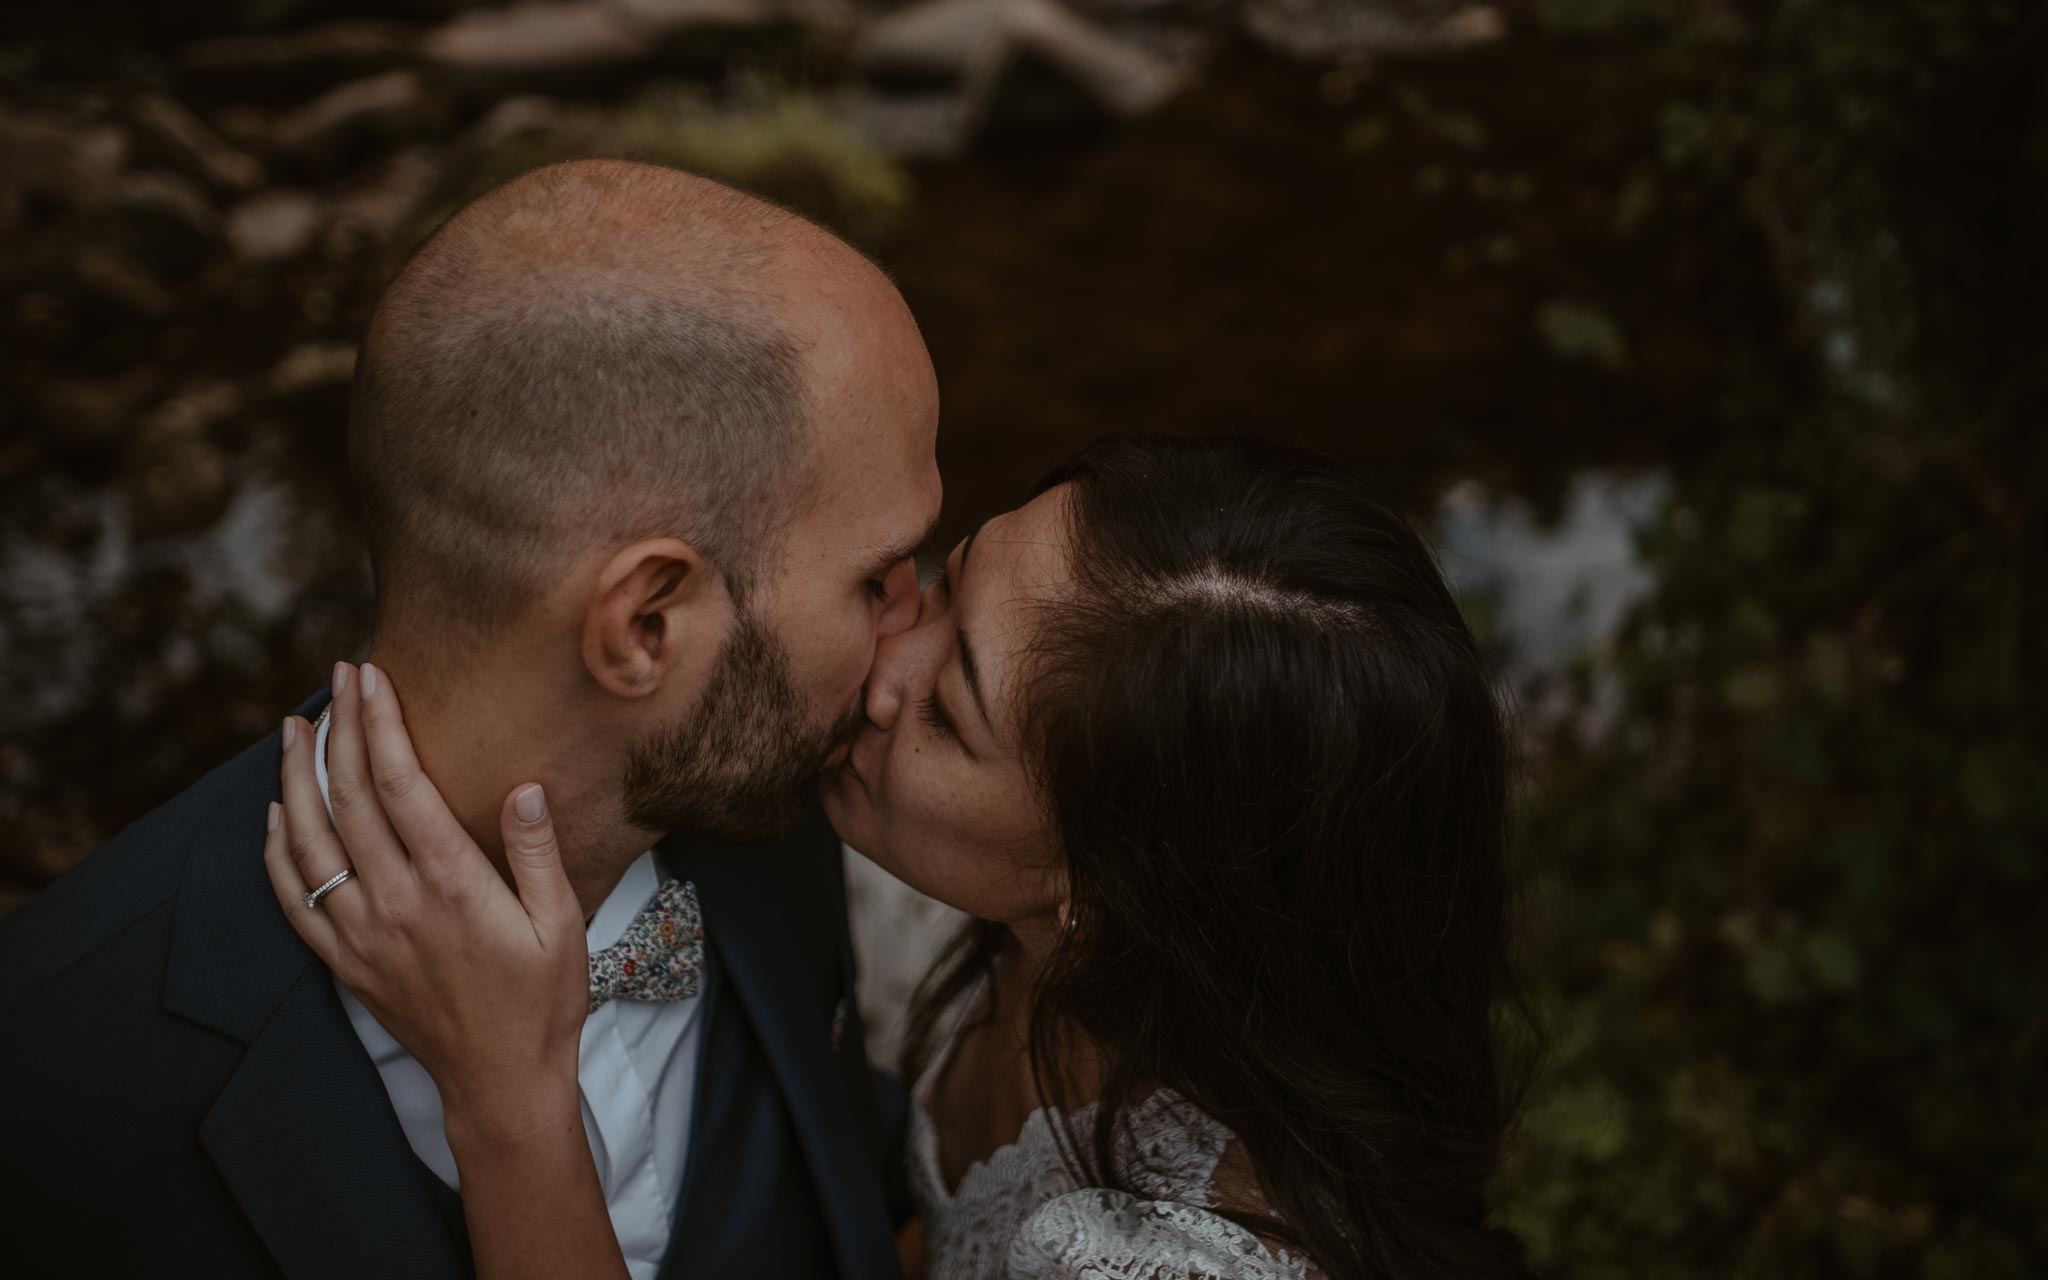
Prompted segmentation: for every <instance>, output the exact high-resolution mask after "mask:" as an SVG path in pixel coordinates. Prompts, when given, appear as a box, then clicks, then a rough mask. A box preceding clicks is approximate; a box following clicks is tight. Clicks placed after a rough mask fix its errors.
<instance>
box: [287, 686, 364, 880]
mask: <svg viewBox="0 0 2048 1280" xmlns="http://www.w3.org/2000/svg"><path fill="white" fill-rule="evenodd" d="M282 781H283V784H284V812H283V822H282V823H281V824H280V826H281V829H282V831H283V834H284V839H285V844H286V848H287V849H288V850H289V851H290V854H291V860H292V864H293V865H294V866H295V867H297V868H298V872H299V879H300V880H301V881H303V882H304V884H305V886H306V889H308V890H310V889H317V888H319V887H320V886H321V885H323V884H326V883H327V881H328V880H329V879H330V878H331V877H332V876H333V875H334V874H335V873H336V872H338V871H343V870H350V869H354V864H352V863H351V862H350V861H349V856H348V850H346V849H344V848H343V847H342V844H341V841H340V840H339V839H337V838H335V835H334V832H333V831H331V830H329V829H328V826H327V804H326V802H325V801H324V800H322V799H321V798H320V782H319V779H318V778H316V777H314V775H313V726H312V725H310V724H307V723H306V722H305V721H304V720H302V719H300V718H299V717H297V716H287V717H285V722H284V777H283V780H282ZM358 874H360V872H358ZM301 892H304V890H301ZM362 905H363V902H362V886H360V885H353V884H346V883H345V884H343V885H341V886H340V887H339V888H337V889H335V890H334V891H333V892H332V893H329V894H328V895H327V896H326V897H324V898H322V899H321V900H320V905H319V906H318V907H316V908H314V909H315V910H318V911H328V912H332V913H333V914H334V915H335V916H336V917H337V918H339V919H342V920H344V921H346V920H350V919H353V918H354V917H355V914H356V913H357V912H358V911H360V910H361V908H362ZM298 909H299V910H301V911H304V910H305V909H306V905H305V903H303V902H301V903H299V904H298Z"/></svg>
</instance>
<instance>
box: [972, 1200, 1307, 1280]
mask: <svg viewBox="0 0 2048 1280" xmlns="http://www.w3.org/2000/svg"><path fill="white" fill-rule="evenodd" d="M1308 1275H1309V1266H1308V1261H1307V1259H1305V1258H1296V1257H1292V1256H1290V1255H1289V1254H1287V1253H1285V1252H1281V1253H1277V1254H1276V1253H1274V1252H1272V1251H1270V1250H1268V1249H1267V1248H1266V1246H1265V1244H1264V1243H1263V1242H1261V1241H1260V1240H1259V1238H1258V1237H1257V1236H1255V1235H1253V1234H1252V1233H1251V1232H1249V1231H1246V1230H1245V1229H1244V1228H1243V1227H1240V1226H1238V1225H1237V1224H1236V1223H1234V1222H1232V1221H1231V1220H1230V1219H1228V1218H1224V1217H1221V1216H1219V1215H1217V1214H1214V1213H1211V1212H1209V1211H1208V1210H1206V1209H1200V1208H1197V1207H1195V1206H1194V1205H1189V1204H1180V1203H1178V1202H1176V1201H1171V1200H1140V1199H1138V1198H1137V1197H1136V1196H1132V1195H1129V1194H1126V1193H1124V1192H1121V1191H1104V1190H1100V1189H1090V1190H1086V1191H1074V1192H1070V1193H1068V1194H1067V1195H1063V1196H1060V1197H1059V1198H1058V1199H1055V1200H1051V1201H1048V1202H1046V1203H1045V1204H1044V1205H1042V1206H1040V1207H1039V1209H1038V1211H1037V1212H1035V1213H1033V1214H1032V1215H1031V1216H1030V1217H1029V1218H1027V1219H1026V1220H1025V1222H1024V1225H1023V1226H1022V1227H1021V1228H1019V1229H1018V1231H1017V1234H1016V1236H1015V1238H1013V1239H1012V1240H1011V1241H1010V1253H1009V1259H1008V1277H1009V1280H1304V1278H1305V1277H1307V1276H1308Z"/></svg>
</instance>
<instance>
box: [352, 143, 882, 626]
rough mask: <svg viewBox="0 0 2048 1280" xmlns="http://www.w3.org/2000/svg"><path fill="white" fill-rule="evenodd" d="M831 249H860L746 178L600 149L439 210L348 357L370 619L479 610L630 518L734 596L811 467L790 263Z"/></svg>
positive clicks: (458, 615) (616, 536)
mask: <svg viewBox="0 0 2048 1280" xmlns="http://www.w3.org/2000/svg"><path fill="white" fill-rule="evenodd" d="M835 258H846V259H852V260H854V261H855V262H857V263H859V264H860V266H861V267H862V268H866V269H868V270H872V268H867V267H866V264H865V262H864V261H862V260H860V259H859V255H858V254H856V253H855V252H854V251H853V250H852V249H851V248H849V247H847V246H845V245H844V244H841V243H840V242H838V241H837V240H834V239H833V238H832V237H830V236H828V235H826V234H825V233H824V232H822V231H820V230H818V229H817V228H816V227H814V226H812V225H811V224H809V223H807V222H804V221H803V220H802V219H800V218H797V217H796V216H794V215H792V214H789V213H786V212H784V211H782V210H780V209H777V208H775V207H773V206H771V205H768V204H766V203H764V202H762V201H759V200H756V199H753V198H752V197H749V196H746V195H744V194H742V193H740V192H737V191H734V190H732V189H730V188H727V187H724V186H721V185H719V184H717V183H714V182H711V181H709V180H707V179H703V178H699V177H696V176H693V175H690V174H686V173H681V172H677V171H673V170H668V169H662V168H658V167H655V166H651V165H640V164H629V163H625V162H618V161H577V162H572V163H569V164H561V165H553V166H549V167H548V168H544V169H539V170H536V171H534V172H532V173H529V174H526V175H525V176H523V177H520V178H517V179H515V180H513V181H512V182H509V183H507V184H505V185H504V186H502V187H499V188H497V189H496V190H494V191H492V192H491V193H489V194H488V195H485V196H484V197H482V198H481V199H479V200H477V201H476V202H475V203H474V204H471V205H469V206H468V207H466V208H464V209H463V210H461V211H460V212H458V213H457V214H455V216H454V217H452V218H450V219H449V221H448V222H447V223H446V224H445V225H444V226H442V227H441V229H440V230H439V231H437V232H436V233H435V234H434V236H433V237H432V238H431V239H430V240H428V241H427V243H426V244H425V245H423V246H422V247H421V248H420V250H419V251H418V253H416V254H415V255H414V257H413V258H412V260H411V261H410V262H409V263H408V264H407V265H406V267H405V269H404V270H403V271H402V272H401V273H400V274H399V276H398V278H397V279H396V280H395V281H394V282H393V283H392V285H391V287H390V289H389V290H388V291H387V292H386V294H385V295H384V298H383V300H382V301H381V302H380V303H379V305H378V307H377V311H376V314H375V316H374V317H373V318H372V320H371V322H370V328H369V332H368V334H367V336H366V337H365V339H364V342H363V349H362V356H361V359H360V360H359V362H358V364H357V369H356V379H355V387H354V391H353V396H352V400H351V404H350V411H349V456H350V463H351V469H352V470H353V472H354V475H355V478H356V481H357V484H358V486H359V488H360V490H361V493H362V496H363V499H364V503H365V508H366V514H367V517H368V526H369V538H370V546H371V559H372V563H373V566H374V568H375V572H376V578H377V587H378V607H379V614H380V625H382V622H383V621H388V619H389V618H390V616H391V615H392V614H393V613H397V614H409V613H411V612H412V610H413V609H414V607H415V606H418V607H419V608H420V609H421V610H422V612H423V613H424V614H426V615H427V616H431V617H433V618H434V619H435V620H436V621H437V622H439V621H441V620H449V621H455V622H460V623H466V624H468V626H469V627H470V629H472V630H473V631H475V632H479V633H486V634H487V633H489V632H492V631H494V630H496V629H498V628H499V627H501V626H503V625H505V624H507V623H509V622H510V621H512V620H513V619H515V618H517V617H518V616H519V615H520V613H521V612H522V611H523V610H524V608H525V607H526V606H527V605H528V604H529V603H530V602H531V601H532V600H533V599H534V598H535V597H536V595H537V593H538V591H539V590H541V589H543V588H544V587H545V586H546V585H547V584H548V583H550V582H551V581H552V580H554V578H555V577H557V576H558V575H559V574H560V572H561V571H562V570H563V569H564V568H566V567H567V565H568V564H569V563H571V562H572V561H573V560H574V559H575V558H576V557H577V556H578V555H580V554H587V553H588V552H589V551H590V550H592V549H595V548H598V547H601V546H604V545H612V544H616V543H619V542H622V541H626V540H630V539H635V538H639V537H656V536H673V537H679V538H682V539H684V540H686V541H688V542H690V543H691V544H692V545H694V546H695V547H696V548H697V549H698V550H699V551H700V552H702V553H703V554H704V555H705V556H706V557H707V558H708V559H709V560H710V562H711V563H712V564H713V565H714V566H715V567H716V568H717V569H718V571H719V572H720V573H721V574H722V575H723V576H724V578H725V580H726V582H727V584H728V586H729V587H730V588H731V589H732V590H733V592H734V594H735V596H736V598H739V599H744V597H745V593H746V589H747V587H748V585H749V581H750V578H751V577H752V575H753V574H754V573H755V572H756V571H757V570H758V568H759V567H760V565H761V564H762V563H763V562H764V558H765V557H767V556H768V555H770V554H772V552H773V550H774V547H775V543H776V533H777V530H779V529H780V528H782V527H783V526H784V524H785V522H786V520H787V518H788V516H789V514H790V512H791V511H792V510H793V509H794V508H795V507H797V506H798V505H800V504H801V503H802V502H803V501H804V500H805V495H806V492H807V490H808V488H809V485H810V483H811V480H810V477H811V472H812V468H811V467H810V466H809V465H807V450H806V447H805V445H806V437H807V434H808V432H807V424H808V418H809V413H808V408H807V404H806V395H805V388H804V377H803V365H802V353H803V351H804V349H805V348H806V345H807V343H806V341H805V340H804V337H803V335H802V333H801V331H800V328H801V327H800V325H799V326H793V325H792V313H793V311H794V313H795V314H798V315H800V314H801V310H802V304H801V301H800V300H799V299H796V297H795V295H796V294H797V293H800V292H801V291H800V289H798V290H793V289H792V287H791V284H790V282H791V281H792V280H793V279H796V280H800V279H801V278H802V276H803V274H804V273H805V272H814V271H817V270H819V269H820V264H821V263H823V264H825V265H826V266H827V267H828V268H829V267H831V266H838V265H839V264H837V263H835V262H834V261H833V260H834V259H835ZM840 269H841V270H844V269H846V268H845V267H843V266H840Z"/></svg>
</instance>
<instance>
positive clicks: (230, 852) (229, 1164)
mask: <svg viewBox="0 0 2048 1280" xmlns="http://www.w3.org/2000/svg"><path fill="white" fill-rule="evenodd" d="M322 701H324V696H323V698H320V699H315V701H314V702H312V703H309V704H307V707H306V708H302V709H301V714H304V713H305V712H306V711H307V710H317V709H318V705H319V703H321V702H322ZM278 762H279V752H278V743H277V736H276V735H275V734H273V735H272V736H271V737H270V739H269V740H268V741H266V742H265V743H264V744H263V746H262V747H261V748H259V749H257V750H252V751H250V752H247V753H246V754H245V755H244V756H243V757H242V759H241V760H239V761H237V763H236V766H235V774H234V775H233V776H231V777H229V778H227V779H225V780H224V782H225V785H224V786H223V787H222V789H221V796H220V799H219V800H218V801H217V802H216V805H215V808H214V811H213V812H212V813H211V814H210V815H209V816H208V818H207V820H206V821H204V822H202V823H201V824H199V826H198V828H197V829H198V831H199V833H200V834H199V835H198V837H197V838H198V839H199V840H200V841H201V842H202V843H201V844H200V845H198V846H197V847H195V848H193V849H192V850H191V853H190V855H189V857H188V859H187V863H186V869H185V874H184V880H183V882H182V884H181V886H180V888H179V892H178V905H177V918H176V920H175V922H174V923H173V926H172V932H171V951H170V959H169V963H168V965H167V967H166V972H165V976H164V988H163V996H162V1003H163V1006H164V1008H165V1009H166V1010H168V1011H169V1012H172V1013H174V1014H177V1015H178V1016H180V1017H184V1018H188V1019H190V1020H192V1021H194V1022H197V1023H199V1024H201V1025H203V1026H207V1027H210V1028H212V1029H213V1030H215V1031H218V1032H220V1033H221V1034H223V1035H226V1036H229V1037H231V1038H233V1039H235V1040H239V1041H241V1042H242V1043H243V1044H244V1045H246V1046H247V1048H246V1049H245V1051H244V1053H243V1055H242V1058H241V1060H240V1062H239V1063H238V1064H237V1065H236V1068H235V1070H234V1073H233V1074H232V1075H230V1076H229V1077H228V1079H227V1082H226V1084H225V1086H224V1087H223V1088H222V1090H221V1092H220V1094H219V1096H218V1097H217V1098H216V1099H215V1100H214V1104H213V1107H212V1109H211V1110H210V1111H209V1112H208V1114H207V1116H206V1118H205V1120H204V1121H202V1122H201V1124H200V1128H199V1136H200V1141H201V1143H202V1144H203V1145H204V1146H205V1148H206V1151H207V1153H208V1154H209V1155H210V1156H211V1157H212V1159H213V1162H214V1165H215V1167H216V1168H218V1169H219V1170H220V1174H221V1177H222V1179H223V1180H224V1181H226V1183H227V1185H228V1187H229V1189H230V1190H231V1191H232V1192H233V1193H234V1196H235V1199H236V1201H237V1202H238V1203H239V1204H240V1205H241V1207H242V1210H243V1212H244V1213H246V1214H247V1215H248V1217H249V1221H250V1222H251V1223H252V1224H253V1225H254V1226H255V1228H256V1232H257V1234H258V1235H259V1236H261V1237H262V1239H263V1242H264V1243H265V1245H267V1246H268V1247H269V1249H270V1252H271V1254H272V1256H273V1257H274V1258H276V1260H277V1262H278V1264H279V1266H281V1267H282V1268H283V1269H284V1271H285V1273H286V1274H287V1275H289V1276H293V1277H300V1276H335V1277H353V1276H366V1275H377V1276H387V1275H388V1276H421V1277H448V1276H459V1275H462V1274H465V1272H466V1270H467V1268H466V1266H465V1265H464V1263H463V1261H462V1253H461V1249H460V1242H459V1241H458V1240H457V1239H456V1237H455V1236H454V1235H453V1234H452V1233H451V1231H450V1227H449V1224H448V1223H447V1222H446V1221H445V1220H444V1219H443V1217H442V1215H441V1213H440V1211H439V1210H438V1209H437V1207H436V1205H435V1202H434V1198H433V1195H432V1193H431V1190H430V1188H428V1187H427V1186H425V1185H424V1184H423V1183H422V1182H421V1179H422V1178H426V1177H431V1176H432V1175H431V1174H430V1173H427V1172H426V1171H425V1169H424V1168H423V1167H421V1166H420V1165H419V1163H418V1161H416V1160H415V1159H413V1157H412V1152H411V1148H410V1147H409V1146H408V1145H407V1143H406V1140H405V1134H404V1131H403V1130H402V1129H401V1128H400V1127H399V1124H398V1118H397V1116H396V1115H395V1114H394V1113H393V1112H392V1109H391V1102H390V1098H389V1097H388V1096H387V1095H386V1093H385V1092H384V1084H383V1081H382V1080H381V1079H379V1078H378V1076H377V1070H376V1067H375V1066H374V1065H372V1064H371V1062H370V1058H369V1055H368V1054H367V1053H366V1052H364V1050H363V1046H362V1042H361V1041H360V1040H358V1039H357V1038H356V1035H355V1031H354V1029H353V1028H351V1027H350V1026H349V1023H348V1017H347V1015H346V1014H345V1013H344V1012H343V1011H342V1008H341V1001H340V998H339V997H338V996H337V995H336V994H335V991H334V982H333V979H332V978H331V977H330V976H329V975H328V973H327V970H326V969H325V968H324V967H322V966H321V965H320V964H319V962H318V961H317V960H316V959H315V958H314V956H313V954H312V952H311V951H309V950H308V949H307V948H306V946H305V944H304V943H302V942H300V941H299V938H298V935H297V934H296V933H294V932H292V928H291V925H290V923H289V922H287V921H286V920H285V918H284V916H283V914H282V912H280V910H279V909H278V904H277V899H276V896H275V894H274V893H273V892H272V891H271V888H270V881H269V878H268V876H267V875H266V873H265V871H264V868H263V836H264V831H263V813H264V809H265V807H266V806H267V804H268V802H269V801H271V800H275V799H277V798H278V791H279V788H278Z"/></svg>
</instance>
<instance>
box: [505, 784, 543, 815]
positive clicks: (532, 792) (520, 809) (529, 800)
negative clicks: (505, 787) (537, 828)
mask: <svg viewBox="0 0 2048 1280" xmlns="http://www.w3.org/2000/svg"><path fill="white" fill-rule="evenodd" d="M512 811H513V812H514V813H517V814H518V815H519V820H520V821H521V822H539V821H540V820H541V819H542V818H545V817H547V814H548V799H547V797H546V796H544V795H542V794H541V790H540V784H539V783H535V784H534V785H532V786H530V787H528V788H527V789H526V790H524V791H522V792H520V793H519V794H518V795H517V796H514V797H513V798H512Z"/></svg>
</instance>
